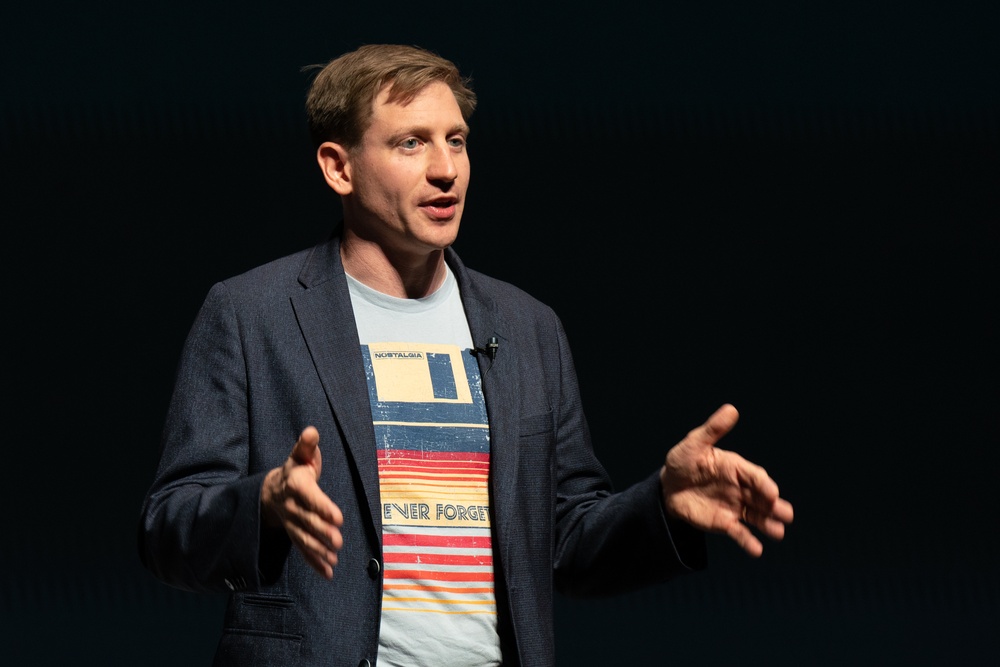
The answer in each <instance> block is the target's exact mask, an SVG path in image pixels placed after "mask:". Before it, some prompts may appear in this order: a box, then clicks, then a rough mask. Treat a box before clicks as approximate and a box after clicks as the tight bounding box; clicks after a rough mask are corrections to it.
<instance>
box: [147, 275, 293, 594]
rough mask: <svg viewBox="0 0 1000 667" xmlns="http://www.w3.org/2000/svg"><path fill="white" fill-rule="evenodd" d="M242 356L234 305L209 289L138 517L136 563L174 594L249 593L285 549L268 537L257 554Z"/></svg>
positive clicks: (259, 479) (258, 476)
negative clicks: (174, 589) (172, 588)
mask: <svg viewBox="0 0 1000 667" xmlns="http://www.w3.org/2000/svg"><path fill="white" fill-rule="evenodd" d="M244 348H245V345H244V342H243V338H242V337H241V333H240V322H239V318H238V317H237V313H236V309H235V308H234V306H233V302H232V300H231V299H230V297H229V294H228V292H227V289H226V286H225V284H224V283H219V284H216V285H215V286H214V287H213V288H212V289H211V290H210V291H209V294H208V296H207V297H206V299H205V302H204V304H203V305H202V307H201V309H200V311H199V313H198V315H197V317H196V318H195V321H194V324H193V325H192V328H191V331H190V333H189V334H188V337H187V340H186V341H185V344H184V348H183V352H182V354H181V360H180V364H179V366H178V371H177V377H176V381H175V385H174V391H173V395H172V398H171V401H170V406H169V409H168V412H167V419H166V424H165V426H164V430H163V435H162V442H161V456H160V463H159V467H158V469H157V472H156V476H155V478H154V482H153V484H152V486H151V488H150V489H149V491H148V493H147V495H146V498H145V501H144V503H143V506H142V511H141V516H140V525H139V536H138V537H139V555H140V559H141V560H142V562H143V564H144V565H145V566H146V567H147V568H148V569H149V570H150V571H151V572H152V573H153V574H154V575H156V576H157V577H158V578H159V579H161V580H163V581H164V582H166V583H168V584H170V585H172V586H175V587H178V588H182V589H186V590H193V591H218V592H228V591H231V590H243V589H247V588H256V587H258V586H260V585H261V582H262V581H264V580H266V579H267V578H268V573H269V572H273V571H274V570H275V567H276V566H275V564H276V563H280V562H281V560H282V558H283V557H284V555H286V554H287V551H288V549H289V546H290V545H289V543H288V540H287V537H285V536H284V534H283V533H282V534H280V535H279V534H276V533H273V532H271V531H268V532H267V539H268V542H267V544H266V545H265V546H266V549H265V552H264V553H263V554H262V550H261V540H262V532H261V531H262V523H261V518H260V491H261V485H262V483H263V479H264V475H265V474H266V473H265V472H263V471H256V472H251V462H250V460H249V458H250V447H249V433H248V430H249V426H248V424H249V420H248V415H247V410H248V399H247V397H248V394H247V391H248V387H247V379H246V378H247V371H246V358H245V355H246V353H247V351H246V350H245V349H244ZM262 555H263V560H262ZM277 567H280V565H278V566H277ZM262 570H263V571H262Z"/></svg>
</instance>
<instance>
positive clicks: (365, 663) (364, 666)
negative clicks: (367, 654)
mask: <svg viewBox="0 0 1000 667" xmlns="http://www.w3.org/2000/svg"><path fill="white" fill-rule="evenodd" d="M358 667H372V663H371V662H370V661H369V660H368V658H361V662H359V663H358Z"/></svg>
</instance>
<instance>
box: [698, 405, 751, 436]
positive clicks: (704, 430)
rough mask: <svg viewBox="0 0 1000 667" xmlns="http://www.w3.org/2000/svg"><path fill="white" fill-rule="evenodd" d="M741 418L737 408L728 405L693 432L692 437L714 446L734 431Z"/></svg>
mask: <svg viewBox="0 0 1000 667" xmlns="http://www.w3.org/2000/svg"><path fill="white" fill-rule="evenodd" d="M739 418H740V413H739V412H737V410H736V408H735V407H734V406H733V405H732V404H730V403H726V404H725V405H723V406H722V407H720V408H719V409H718V410H716V411H715V412H713V413H712V415H711V416H710V417H709V418H708V419H707V420H706V421H705V423H704V424H702V425H701V426H699V427H698V428H696V429H695V430H694V431H692V432H691V435H693V436H695V438H696V439H697V440H698V441H699V442H701V443H702V444H706V445H714V444H715V443H717V442H718V441H719V440H721V439H722V437H723V436H724V435H726V434H727V433H729V432H730V431H731V430H733V427H734V426H736V422H737V421H738V420H739Z"/></svg>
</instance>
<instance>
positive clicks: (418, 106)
mask: <svg viewBox="0 0 1000 667" xmlns="http://www.w3.org/2000/svg"><path fill="white" fill-rule="evenodd" d="M391 93H392V88H391V84H390V85H386V86H385V87H383V88H382V90H380V91H379V93H378V95H376V96H375V100H374V102H373V104H372V126H373V127H374V126H375V125H386V124H390V125H394V126H404V125H410V124H418V125H428V126H437V125H448V126H449V129H451V128H452V127H458V126H461V127H464V126H465V119H464V118H463V117H462V110H461V109H460V108H459V106H458V102H457V101H456V100H455V94H454V93H452V92H451V88H449V87H448V84H446V83H444V82H442V81H433V82H431V83H429V84H427V85H426V86H424V87H423V88H421V89H420V90H419V91H417V93H416V94H414V95H413V97H412V98H411V99H409V100H407V99H403V98H400V99H396V100H392V101H390V100H389V97H390V95H391Z"/></svg>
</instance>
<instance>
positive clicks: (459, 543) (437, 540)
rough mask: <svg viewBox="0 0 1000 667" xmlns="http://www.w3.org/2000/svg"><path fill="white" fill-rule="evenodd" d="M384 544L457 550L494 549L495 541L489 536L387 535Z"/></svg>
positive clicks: (384, 536)
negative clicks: (453, 548)
mask: <svg viewBox="0 0 1000 667" xmlns="http://www.w3.org/2000/svg"><path fill="white" fill-rule="evenodd" d="M382 543H383V544H384V545H385V546H387V547H399V546H420V547H455V548H456V549H491V548H492V547H493V540H492V538H491V537H490V536H489V535H485V536H474V537H468V536H466V537H463V536H460V535H415V534H407V535H393V534H386V535H383V536H382Z"/></svg>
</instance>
